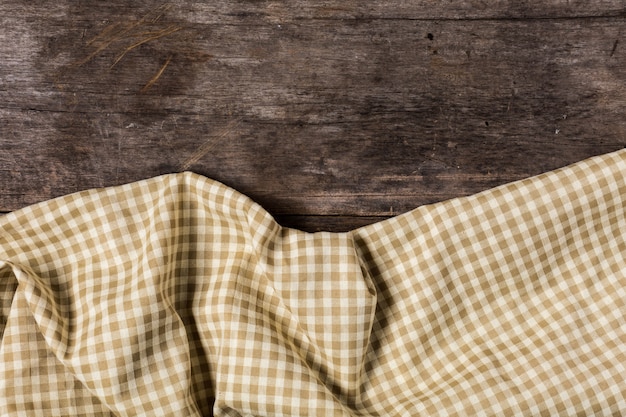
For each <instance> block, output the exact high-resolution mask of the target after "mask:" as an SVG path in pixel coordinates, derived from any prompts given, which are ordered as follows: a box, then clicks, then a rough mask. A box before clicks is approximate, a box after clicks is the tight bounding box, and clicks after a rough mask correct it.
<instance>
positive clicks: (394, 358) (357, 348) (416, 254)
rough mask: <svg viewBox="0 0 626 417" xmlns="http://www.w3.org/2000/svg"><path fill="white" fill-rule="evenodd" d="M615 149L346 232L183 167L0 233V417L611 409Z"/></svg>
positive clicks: (623, 337)
mask: <svg viewBox="0 0 626 417" xmlns="http://www.w3.org/2000/svg"><path fill="white" fill-rule="evenodd" d="M625 203H626V150H623V151H619V152H615V153H611V154H607V155H603V156H598V157H594V158H591V159H588V160H585V161H581V162H579V163H577V164H574V165H571V166H569V167H565V168H563V169H559V170H557V171H553V172H549V173H546V174H543V175H540V176H537V177H533V178H529V179H526V180H523V181H518V182H514V183H511V184H507V185H504V186H501V187H498V188H495V189H492V190H489V191H485V192H482V193H480V194H477V195H473V196H469V197H464V198H457V199H454V200H450V201H445V202H442V203H438V204H434V205H428V206H423V207H419V208H417V209H415V210H413V211H411V212H408V213H405V214H402V215H400V216H397V217H395V218H392V219H389V220H385V221H382V222H379V223H375V224H372V225H370V226H366V227H363V228H359V229H356V230H353V231H351V232H349V233H327V232H321V233H314V234H310V233H304V232H301V231H297V230H293V229H288V228H284V227H281V226H279V225H278V224H277V223H276V222H275V221H274V219H273V218H272V217H271V216H270V215H269V214H268V213H267V212H266V211H265V210H264V209H263V208H261V207H260V206H259V205H257V204H256V203H254V202H252V201H251V200H250V199H249V198H247V197H246V196H244V195H242V194H239V193H238V192H236V191H234V190H232V189H230V188H228V187H226V186H225V185H222V184H220V183H218V182H215V181H212V180H209V179H207V178H204V177H202V176H199V175H196V174H192V173H180V174H170V175H165V176H160V177H157V178H153V179H149V180H144V181H140V182H136V183H132V184H128V185H123V186H118V187H112V188H105V189H97V190H90V191H85V192H80V193H77V194H72V195H69V196H65V197H61V198H57V199H54V200H51V201H47V202H44V203H40V204H36V205H33V206H30V207H27V208H24V209H21V210H19V211H16V212H13V213H10V214H8V215H5V216H3V217H1V218H0V415H2V416H11V417H14V416H25V417H26V416H27V417H33V416H44V417H50V416H208V415H213V413H214V414H215V415H216V416H410V417H412V416H479V415H480V416H512V415H516V416H517V415H519V416H557V415H561V416H583V415H584V416H590V415H595V416H611V415H613V416H617V415H626V260H625V256H626V204H625Z"/></svg>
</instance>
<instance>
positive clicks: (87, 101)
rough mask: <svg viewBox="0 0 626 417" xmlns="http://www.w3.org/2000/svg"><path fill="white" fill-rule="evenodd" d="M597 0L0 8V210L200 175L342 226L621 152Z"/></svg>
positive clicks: (616, 82) (625, 44) (621, 13)
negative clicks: (173, 175)
mask: <svg viewBox="0 0 626 417" xmlns="http://www.w3.org/2000/svg"><path fill="white" fill-rule="evenodd" d="M625 16H626V6H624V3H623V2H622V1H617V0H600V1H594V2H591V4H590V3H589V2H583V1H576V0H567V1H566V0H547V1H546V0H543V1H539V0H525V1H518V2H509V1H506V2H505V1H500V0H446V1H437V2H435V1H430V0H428V1H427V0H415V1H404V0H391V1H384V2H383V1H371V2H357V1H352V0H342V1H339V0H335V1H320V2H304V1H291V2H278V1H266V0H248V1H241V0H240V1H229V2H188V1H179V2H176V3H172V4H163V3H156V2H154V3H153V2H150V1H108V2H96V1H68V0H66V1H63V0H61V1H58V2H43V1H28V2H27V1H24V0H4V1H2V2H0V58H1V59H0V192H1V194H0V211H2V212H7V211H11V210H15V209H18V208H20V207H23V206H25V205H28V204H32V203H35V202H38V201H43V200H46V199H49V198H52V197H55V196H59V195H63V194H67V193H70V192H74V191H78V190H83V189H87V188H92V187H103V186H109V185H116V184H121V183H126V182H130V181H135V180H139V179H143V178H148V177H152V176H155V175H159V174H164V173H170V172H178V171H184V170H191V171H195V172H197V173H199V174H203V175H206V176H208V177H211V178H213V179H216V180H219V181H221V182H223V183H225V184H226V185H229V186H231V187H233V188H235V189H237V190H239V191H241V192H243V193H245V194H246V195H248V196H250V197H251V198H253V199H254V200H256V201H257V202H259V203H261V204H262V205H263V206H264V207H265V208H266V209H267V210H268V211H269V212H270V213H272V214H273V215H275V216H276V217H277V219H278V220H279V221H280V222H281V223H282V224H284V225H288V226H292V227H297V228H300V229H303V230H310V231H315V230H333V231H343V230H349V229H352V228H354V227H357V226H361V225H365V224H369V223H372V222H375V221H378V220H380V219H383V218H386V217H389V216H393V215H395V214H398V213H402V212H405V211H407V210H410V209H412V208H414V207H416V206H419V205H422V204H427V203H432V202H436V201H441V200H445V199H448V198H452V197H456V196H461V195H467V194H472V193H475V192H478V191H481V190H484V189H487V188H490V187H493V186H496V185H498V184H502V183H505V182H510V181H513V180H517V179H520V178H525V177H528V176H531V175H535V174H538V173H541V172H545V171H548V170H551V169H554V168H557V167H560V166H564V165H566V164H569V163H572V162H576V161H578V160H581V159H584V158H586V157H589V156H592V155H597V154H601V153H605V152H610V151H614V150H617V149H620V148H623V147H624V146H626V88H625V87H624V86H625V83H626V39H624V37H625V36H626V18H625Z"/></svg>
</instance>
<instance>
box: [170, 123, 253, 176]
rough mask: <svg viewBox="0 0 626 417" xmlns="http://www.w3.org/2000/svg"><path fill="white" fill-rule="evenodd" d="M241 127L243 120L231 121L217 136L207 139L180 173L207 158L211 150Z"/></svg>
mask: <svg viewBox="0 0 626 417" xmlns="http://www.w3.org/2000/svg"><path fill="white" fill-rule="evenodd" d="M240 125H241V120H231V121H230V122H228V124H227V125H226V126H225V127H224V128H223V129H222V130H220V131H219V132H218V134H217V135H215V136H213V137H211V138H209V139H207V140H206V141H205V142H204V143H203V144H202V145H201V146H200V147H199V148H198V149H197V150H196V151H195V152H194V153H193V154H191V155H190V156H189V158H187V159H186V160H185V161H184V162H183V163H182V164H181V165H180V171H186V170H188V169H189V167H190V166H192V165H193V164H195V163H196V162H198V161H199V160H200V159H201V158H202V157H203V156H205V155H206V154H207V153H209V151H210V150H211V149H213V148H214V147H215V146H216V145H217V144H218V143H219V142H221V141H222V140H224V139H226V138H227V137H228V136H231V135H232V134H233V133H235V132H236V131H237V128H238V127H239V126H240Z"/></svg>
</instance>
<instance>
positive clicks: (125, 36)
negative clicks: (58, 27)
mask: <svg viewBox="0 0 626 417" xmlns="http://www.w3.org/2000/svg"><path fill="white" fill-rule="evenodd" d="M171 7H172V5H171V4H164V5H161V6H159V7H157V8H156V9H154V10H152V11H150V12H148V13H147V14H146V15H144V16H143V17H142V18H140V19H139V20H136V21H130V22H115V23H112V24H110V25H108V26H107V27H105V28H104V29H103V30H102V31H101V32H100V33H98V34H97V35H95V36H94V37H93V38H91V39H89V40H88V41H87V43H86V44H87V46H90V47H93V48H95V49H94V50H92V51H91V53H89V54H88V55H87V56H86V57H85V58H83V59H81V60H79V61H77V62H75V63H73V64H72V66H82V65H84V64H86V63H88V62H89V61H91V60H92V59H94V58H95V57H96V56H97V55H98V54H100V53H101V52H102V51H104V50H105V49H107V48H109V47H111V46H112V45H113V44H114V43H117V42H129V41H130V42H132V43H130V44H129V45H127V46H126V47H125V48H123V50H122V52H121V53H119V54H118V55H117V57H116V59H115V61H114V62H113V64H112V65H111V68H113V67H114V66H115V65H116V64H117V63H118V62H119V61H120V60H121V59H122V58H124V56H125V55H126V54H127V53H128V52H130V51H132V50H133V49H135V48H137V47H138V46H141V45H143V44H144V43H147V42H150V41H153V40H156V39H159V38H162V37H164V36H167V35H170V34H172V33H174V32H177V31H179V30H181V29H183V27H182V26H177V25H169V26H167V27H165V28H163V29H158V30H154V29H153V30H146V28H148V29H150V27H151V26H152V25H155V24H157V23H158V22H159V21H160V20H161V18H162V17H163V15H164V14H165V13H166V12H167V11H168V10H169V9H170V8H171ZM152 27H153V26H152Z"/></svg>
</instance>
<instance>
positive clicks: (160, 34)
mask: <svg viewBox="0 0 626 417" xmlns="http://www.w3.org/2000/svg"><path fill="white" fill-rule="evenodd" d="M181 29H182V27H181V26H174V25H172V26H168V27H167V28H165V29H163V30H160V31H158V32H155V33H154V34H152V35H151V36H148V37H147V38H144V39H141V40H140V41H137V42H135V43H133V44H131V45H129V46H127V47H126V49H125V50H124V51H122V53H121V54H119V55H118V56H117V58H115V61H113V64H111V68H113V67H114V66H115V64H117V63H118V62H120V60H121V59H122V58H124V56H126V54H127V53H129V52H130V51H132V50H133V49H135V48H137V47H138V46H141V45H143V44H144V43H148V42H150V41H154V40H156V39H159V38H162V37H164V36H167V35H170V34H172V33H174V32H177V31H179V30H181Z"/></svg>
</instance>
